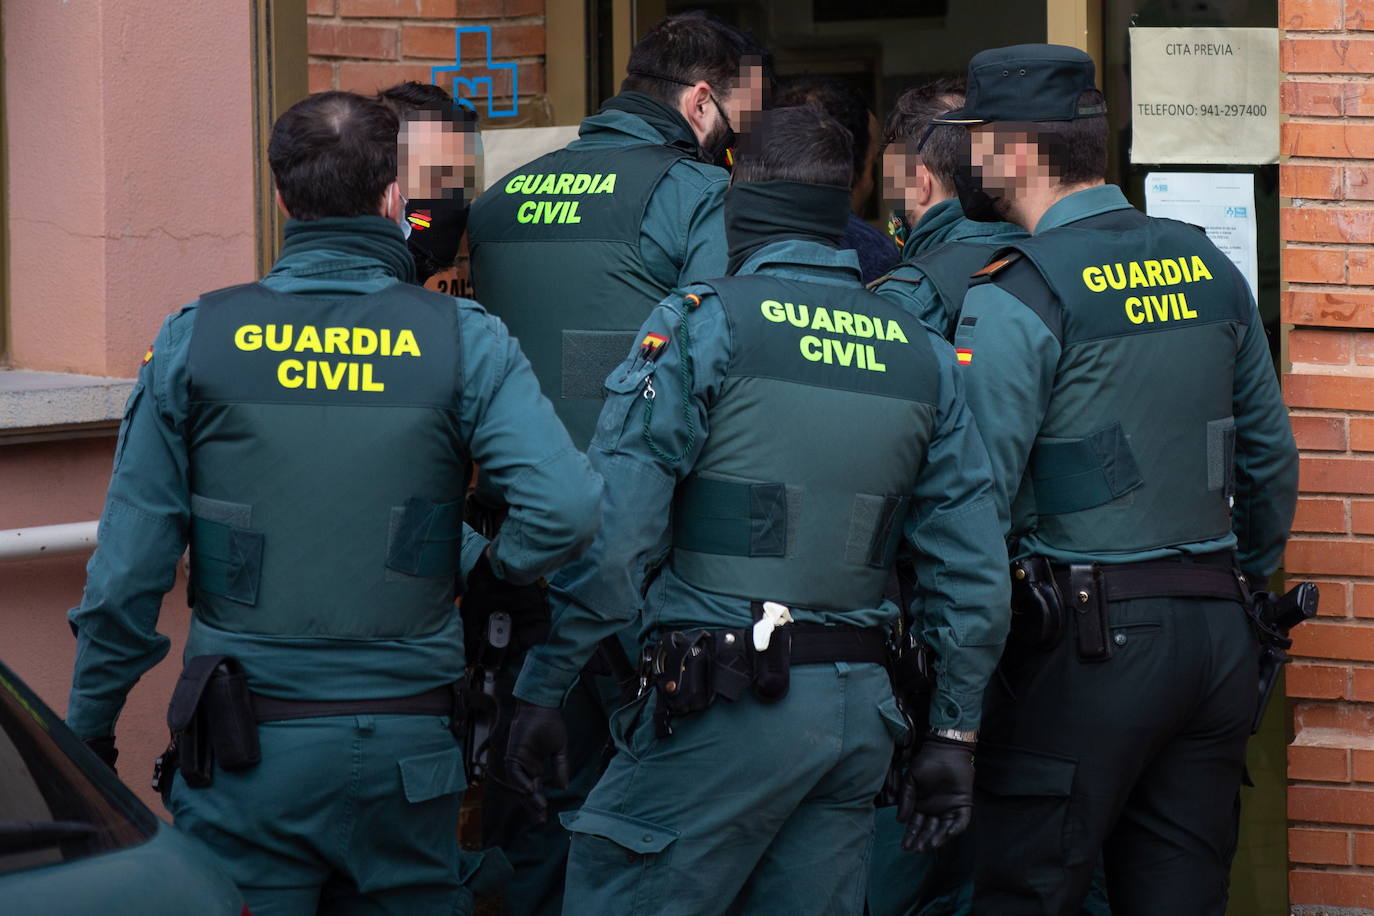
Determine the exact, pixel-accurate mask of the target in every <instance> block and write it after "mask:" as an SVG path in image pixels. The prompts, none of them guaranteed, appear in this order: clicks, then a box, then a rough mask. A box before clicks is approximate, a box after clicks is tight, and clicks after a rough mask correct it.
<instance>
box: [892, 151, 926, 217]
mask: <svg viewBox="0 0 1374 916" xmlns="http://www.w3.org/2000/svg"><path fill="white" fill-rule="evenodd" d="M919 164H920V157H919V156H917V155H916V152H915V151H914V150H912V149H909V148H908V147H907V145H906V144H905V143H903V142H901V141H896V142H893V143H889V144H888V145H887V147H886V148H885V149H884V150H883V203H885V204H886V205H887V206H889V207H891V208H892V209H894V210H909V209H911V207H910V205H908V204H907V202H906V193H907V191H914V190H915V189H916V166H917V165H919Z"/></svg>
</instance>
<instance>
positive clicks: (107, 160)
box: [0, 0, 256, 812]
mask: <svg viewBox="0 0 1374 916" xmlns="http://www.w3.org/2000/svg"><path fill="white" fill-rule="evenodd" d="M0 15H2V16H3V17H4V42H5V46H4V57H3V61H4V66H5V116H6V121H7V130H8V140H9V143H8V148H7V149H6V150H4V151H0V152H2V153H3V155H5V157H6V161H7V168H8V174H9V186H8V188H7V195H8V213H7V217H8V229H9V244H10V271H9V273H8V275H7V276H5V277H0V282H3V283H5V284H7V286H8V290H7V295H8V304H9V308H8V319H9V331H8V340H9V344H8V346H9V352H8V361H9V365H10V366H13V367H15V368H22V369H46V370H54V371H62V372H79V373H88V374H93V375H110V376H132V375H134V374H135V372H136V370H137V369H138V366H139V362H140V360H141V358H142V356H143V353H144V351H145V350H146V349H147V346H148V344H149V343H150V342H151V341H152V339H153V336H154V335H155V334H156V333H157V329H158V327H159V325H160V324H161V322H162V319H163V317H164V316H165V315H166V314H167V313H168V312H171V311H174V310H175V309H177V308H179V307H180V306H181V305H182V304H183V303H185V302H188V301H190V300H192V299H194V298H195V297H196V296H197V295H198V294H200V293H202V292H205V291H207V290H210V289H214V288H216V287H220V286H225V285H228V284H232V283H239V282H243V281H245V280H251V279H253V276H254V273H255V263H254V258H255V251H256V241H255V235H254V233H255V225H254V216H255V205H254V194H255V188H254V183H253V157H254V156H255V155H256V150H255V138H254V133H253V117H252V114H253V113H252V94H251V93H252V87H253V67H252V54H251V41H250V40H251V31H252V20H251V15H252V12H251V5H250V4H222V3H148V2H146V0H65V2H60V3H59V2H36V0H35V2H28V0H21V2H0ZM113 449H114V439H113V437H112V436H102V437H99V438H92V439H68V440H59V441H52V442H43V443H36V444H25V445H14V444H7V443H6V442H5V440H4V439H3V438H0V529H3V528H13V527H20V526H30V525H49V524H56V523H60V522H74V521H86V520H91V519H95V518H96V517H97V516H98V515H99V514H100V507H101V504H102V502H103V499H104V491H105V487H106V485H107V483H108V481H109V473H110V464H111V459H112V455H113ZM86 559H87V558H86V556H66V557H49V558H43V559H37V560H32V561H11V562H0V658H3V659H4V661H5V662H6V664H8V665H10V666H11V667H12V668H14V669H15V670H16V671H17V672H18V673H19V674H20V676H21V677H23V678H24V679H25V680H26V681H28V683H29V684H30V685H31V686H33V687H34V688H35V689H36V690H37V691H38V692H39V693H40V694H41V695H42V697H43V698H44V699H45V700H46V701H47V702H48V703H49V704H50V705H52V706H53V707H54V708H56V709H57V710H58V711H59V712H62V711H63V710H64V709H65V707H66V699H67V691H68V688H69V685H70V682H71V664H72V655H73V651H74V648H75V646H74V642H73V639H72V636H71V631H70V630H69V629H68V627H67V623H66V617H65V615H66V611H67V609H68V608H69V607H71V606H73V605H74V604H76V603H77V602H78V601H79V600H80V597H81V589H82V585H83V583H84V580H85V563H86ZM186 625H187V611H186V607H185V585H184V583H179V584H178V586H177V587H176V588H174V589H173V591H172V592H170V593H169V595H168V598H167V600H166V602H165V607H164V612H163V616H162V621H161V624H160V629H161V630H162V631H163V632H164V633H166V634H167V635H169V636H171V637H172V638H173V640H174V645H173V649H172V654H171V656H169V658H168V660H167V661H165V662H164V663H163V664H161V665H160V666H158V667H157V668H156V669H154V671H153V672H151V673H150V674H149V675H148V676H147V677H145V678H144V679H143V681H141V682H140V683H139V684H138V685H137V686H136V687H135V688H134V690H133V692H132V693H131V694H130V697H129V704H128V706H127V707H126V709H125V712H124V715H123V717H122V718H121V719H120V723H119V730H118V738H119V746H120V751H121V758H120V772H121V775H122V776H123V777H124V780H125V782H127V783H128V784H129V785H131V786H132V787H133V788H134V789H135V790H136V791H138V792H139V794H140V795H141V796H142V797H143V798H144V799H145V800H146V801H148V802H150V804H153V808H154V810H156V811H159V812H161V810H162V809H161V806H160V804H157V803H154V798H153V794H152V792H151V791H150V790H149V789H148V787H147V783H148V774H149V772H150V767H151V763H152V759H153V757H154V756H155V755H156V754H157V753H158V752H159V751H160V750H161V749H162V747H163V746H164V745H165V743H166V737H167V735H166V725H165V724H164V722H165V715H166V706H167V699H168V697H169V696H170V695H171V689H172V685H173V684H174V682H175V680H176V676H177V673H178V669H179V659H180V655H181V643H182V640H183V638H184V636H185V632H186Z"/></svg>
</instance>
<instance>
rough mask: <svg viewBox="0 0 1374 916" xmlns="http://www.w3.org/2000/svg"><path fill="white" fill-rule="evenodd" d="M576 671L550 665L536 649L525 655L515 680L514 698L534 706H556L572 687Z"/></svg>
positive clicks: (559, 704) (560, 704)
mask: <svg viewBox="0 0 1374 916" xmlns="http://www.w3.org/2000/svg"><path fill="white" fill-rule="evenodd" d="M577 675H578V672H577V671H576V670H571V671H569V670H568V669H566V668H559V667H557V666H555V665H551V664H549V663H548V662H546V661H544V660H543V659H541V658H540V657H539V654H538V650H533V651H531V652H530V653H529V654H528V655H527V656H525V664H524V666H523V667H522V668H521V669H520V677H518V678H517V679H516V681H515V690H514V693H515V698H516V699H518V700H524V701H525V702H526V703H533V704H534V705H535V706H548V707H552V708H557V707H559V706H562V705H563V698H564V697H566V696H567V695H568V691H569V690H571V689H572V686H573V683H574V682H576V680H577Z"/></svg>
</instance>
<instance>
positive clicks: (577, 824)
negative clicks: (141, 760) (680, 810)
mask: <svg viewBox="0 0 1374 916" xmlns="http://www.w3.org/2000/svg"><path fill="white" fill-rule="evenodd" d="M558 819H559V820H560V821H561V822H562V824H563V826H564V827H566V828H567V830H568V832H570V833H571V834H573V837H574V839H575V840H579V839H580V840H583V841H584V842H582V843H580V844H579V846H580V848H579V850H578V855H579V856H582V857H584V858H585V859H586V860H587V861H588V862H606V863H607V864H612V865H622V866H623V865H625V864H626V863H627V862H634V861H636V860H638V859H639V858H640V857H642V856H653V855H657V854H659V853H661V852H663V851H664V850H665V849H667V848H668V847H669V846H671V845H672V844H673V842H674V841H675V840H677V838H678V837H679V836H680V834H679V832H678V831H676V830H673V829H672V828H670V827H663V826H660V825H659V824H655V823H652V822H651V821H646V820H643V819H642V818H638V817H631V816H630V815H628V814H612V813H610V812H609V811H598V810H596V809H595V808H581V809H579V810H577V811H566V812H564V813H563V814H561V815H559V818H558Z"/></svg>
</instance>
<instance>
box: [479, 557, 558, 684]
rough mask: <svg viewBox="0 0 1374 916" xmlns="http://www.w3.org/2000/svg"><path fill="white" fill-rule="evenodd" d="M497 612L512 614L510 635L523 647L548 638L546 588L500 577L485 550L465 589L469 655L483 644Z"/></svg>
mask: <svg viewBox="0 0 1374 916" xmlns="http://www.w3.org/2000/svg"><path fill="white" fill-rule="evenodd" d="M495 611H505V612H506V613H507V614H509V615H510V619H511V631H512V632H511V635H512V637H514V640H515V645H517V646H519V647H521V648H525V649H528V648H529V647H530V646H537V645H539V644H540V643H542V642H543V641H544V640H545V638H547V637H548V635H549V600H548V596H547V594H546V593H545V591H544V588H543V587H542V586H540V585H538V584H537V583H531V584H529V585H513V584H511V583H510V582H507V581H506V580H504V579H499V578H497V576H496V573H494V572H493V571H492V569H491V558H490V557H488V556H487V552H486V551H485V550H484V551H482V555H481V556H480V557H478V558H477V562H476V563H475V564H473V567H472V571H471V572H470V573H468V577H467V583H466V586H465V587H464V589H463V638H464V640H465V645H467V646H468V647H469V652H472V651H473V650H475V649H476V647H477V646H480V645H482V644H483V641H484V640H485V639H486V632H487V618H488V617H490V616H491V615H492V613H493V612H495ZM469 657H470V658H471V656H469Z"/></svg>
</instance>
